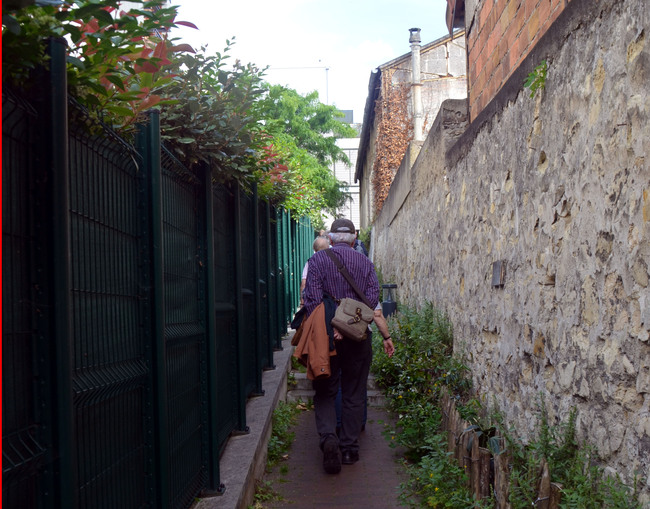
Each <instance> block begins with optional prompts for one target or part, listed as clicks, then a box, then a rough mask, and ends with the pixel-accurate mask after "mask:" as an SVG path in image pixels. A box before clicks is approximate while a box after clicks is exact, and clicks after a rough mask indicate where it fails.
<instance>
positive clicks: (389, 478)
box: [262, 407, 406, 509]
mask: <svg viewBox="0 0 650 509" xmlns="http://www.w3.org/2000/svg"><path fill="white" fill-rule="evenodd" d="M388 419H389V416H388V415H387V413H386V411H385V410H384V409H383V408H380V407H369V408H368V423H367V424H366V430H365V431H364V432H362V434H361V438H360V445H361V448H360V451H359V455H360V459H359V461H358V462H357V463H355V464H354V465H343V466H342V470H341V473H340V474H338V475H329V474H326V473H325V471H324V470H323V455H322V453H321V451H320V449H319V448H318V438H317V435H316V424H315V422H314V412H313V411H304V412H301V413H300V415H299V416H298V422H297V424H296V426H295V428H294V430H293V431H294V432H295V434H296V437H295V440H294V442H293V444H292V447H291V450H290V452H289V458H288V460H287V461H286V462H284V463H280V464H279V465H277V466H276V467H275V468H274V471H273V472H272V473H271V474H265V476H264V481H270V482H271V483H272V485H273V489H274V490H275V491H276V492H277V493H279V494H280V495H281V496H282V498H283V500H282V501H276V502H263V503H262V507H263V508H264V509H279V508H292V509H367V508H372V509H394V508H397V507H402V506H400V504H399V501H398V496H399V485H400V483H401V482H403V481H405V480H406V475H405V472H404V467H402V466H401V465H400V464H399V458H400V457H401V454H400V451H399V450H398V449H395V448H391V447H390V445H389V443H388V441H387V440H386V439H385V438H384V436H383V435H382V431H383V429H384V425H383V421H387V420H388ZM283 465H286V467H287V468H288V471H287V468H284V469H283V468H282V467H283ZM283 470H284V471H285V473H282V471H283Z"/></svg>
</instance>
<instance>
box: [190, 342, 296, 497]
mask: <svg viewBox="0 0 650 509" xmlns="http://www.w3.org/2000/svg"><path fill="white" fill-rule="evenodd" d="M293 333H294V331H291V332H290V333H289V334H288V335H287V336H286V337H285V339H284V340H283V341H282V350H280V351H277V352H274V355H273V362H274V363H275V369H273V370H269V371H265V372H264V373H263V374H262V389H263V390H264V395H263V396H258V397H253V398H250V399H249V400H248V402H247V403H246V424H247V425H248V427H249V428H250V433H248V434H247V435H238V436H231V437H230V438H229V439H228V443H227V444H226V448H225V450H224V452H223V454H222V456H221V459H220V461H219V473H220V480H221V482H222V483H223V484H224V485H225V487H226V490H225V492H224V493H223V494H222V495H218V496H215V497H211V498H203V499H199V500H197V502H196V503H195V504H194V505H193V506H192V509H245V508H246V507H248V506H249V505H252V503H253V496H254V495H255V481H256V480H258V479H261V478H262V476H263V475H264V469H265V467H266V454H267V444H268V441H269V438H270V436H271V419H272V416H273V410H275V407H276V406H277V404H278V401H285V400H286V396H287V373H288V372H289V371H290V370H291V354H292V353H293V347H292V346H291V337H292V336H293Z"/></svg>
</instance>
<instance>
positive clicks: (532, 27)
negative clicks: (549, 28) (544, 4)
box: [527, 10, 540, 41]
mask: <svg viewBox="0 0 650 509" xmlns="http://www.w3.org/2000/svg"><path fill="white" fill-rule="evenodd" d="M539 25H540V23H539V11H538V10H536V11H535V12H533V13H532V14H531V15H530V18H529V19H528V27H527V28H528V40H529V41H534V40H536V39H537V38H538V37H539V35H540V34H539Z"/></svg>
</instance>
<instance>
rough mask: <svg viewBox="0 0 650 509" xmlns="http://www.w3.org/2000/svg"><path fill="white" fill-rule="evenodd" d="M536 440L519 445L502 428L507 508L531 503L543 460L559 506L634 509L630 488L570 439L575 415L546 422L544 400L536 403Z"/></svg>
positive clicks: (585, 447) (637, 507)
mask: <svg viewBox="0 0 650 509" xmlns="http://www.w3.org/2000/svg"><path fill="white" fill-rule="evenodd" d="M537 409H538V412H537V415H538V426H537V433H536V436H535V437H533V439H532V440H531V441H529V442H528V444H526V445H524V444H523V443H522V442H521V441H520V440H519V439H517V437H515V436H513V434H512V432H508V431H505V430H502V433H503V434H504V436H505V437H506V441H507V444H508V445H507V447H508V450H509V451H510V454H511V457H512V461H511V471H510V504H511V507H512V508H513V509H519V508H521V509H523V508H524V507H530V506H531V504H533V503H534V502H535V500H536V499H537V480H538V476H539V465H540V464H541V461H542V460H546V461H547V462H548V465H549V473H550V475H551V478H552V479H553V481H554V482H557V483H559V484H561V485H562V507H568V508H574V509H578V508H580V509H601V508H605V507H606V508H608V509H640V507H641V506H640V504H639V503H638V502H637V501H636V496H635V495H636V486H634V487H629V486H626V485H625V484H624V483H623V482H622V481H621V479H620V478H618V477H606V476H605V475H604V470H603V468H602V467H601V466H600V465H599V464H598V459H597V455H596V451H595V450H594V448H593V447H592V446H591V445H590V444H588V443H582V444H580V443H579V442H578V441H577V439H576V432H575V425H576V418H577V413H576V410H575V409H572V410H571V412H570V413H569V416H568V418H567V420H566V421H564V422H559V423H558V424H555V425H554V424H552V423H550V421H549V416H548V412H547V409H546V404H545V401H544V398H543V397H542V396H541V395H540V397H539V399H538V407H537Z"/></svg>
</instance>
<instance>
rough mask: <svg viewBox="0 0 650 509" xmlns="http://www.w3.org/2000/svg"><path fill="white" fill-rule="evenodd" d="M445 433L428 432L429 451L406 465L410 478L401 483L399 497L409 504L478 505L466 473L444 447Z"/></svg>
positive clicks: (461, 506) (438, 505)
mask: <svg viewBox="0 0 650 509" xmlns="http://www.w3.org/2000/svg"><path fill="white" fill-rule="evenodd" d="M446 447H447V442H446V438H445V436H444V435H441V434H430V436H429V437H428V438H427V449H428V453H427V455H426V456H424V457H423V458H422V459H421V460H420V461H419V462H418V463H417V464H414V465H410V466H408V467H407V470H408V472H409V480H408V481H406V482H405V483H404V484H403V485H402V486H401V489H402V494H401V496H400V499H401V500H402V502H404V503H406V504H407V505H409V506H410V507H422V506H425V507H440V508H442V507H454V508H459V509H460V508H463V509H466V508H478V507H489V506H490V505H489V504H488V503H487V502H486V504H485V505H480V504H479V503H478V502H477V501H475V500H474V499H473V498H472V495H471V494H470V492H469V490H467V488H466V487H465V486H466V483H467V475H466V473H465V472H464V471H463V469H461V468H460V467H459V466H458V464H457V463H456V461H455V460H454V459H453V458H452V457H451V454H450V453H448V452H447V450H446Z"/></svg>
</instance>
